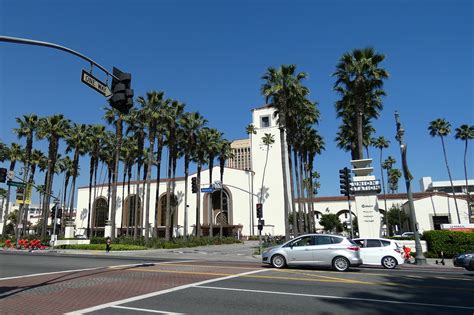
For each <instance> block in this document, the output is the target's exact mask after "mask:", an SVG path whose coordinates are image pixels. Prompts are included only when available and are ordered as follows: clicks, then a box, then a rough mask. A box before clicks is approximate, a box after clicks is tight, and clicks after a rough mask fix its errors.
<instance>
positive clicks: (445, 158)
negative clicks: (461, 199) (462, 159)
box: [440, 136, 461, 224]
mask: <svg viewBox="0 0 474 315" xmlns="http://www.w3.org/2000/svg"><path fill="white" fill-rule="evenodd" d="M440 138H441V144H442V145H443V154H444V162H445V163H446V169H447V170H448V176H449V182H450V183H451V190H452V192H453V198H454V205H455V206H456V214H457V216H458V224H461V217H460V216H459V209H458V202H457V201H456V192H455V191H454V185H453V178H452V177H451V171H450V169H449V165H448V156H447V154H446V148H445V146H444V138H443V137H442V136H441V137H440Z"/></svg>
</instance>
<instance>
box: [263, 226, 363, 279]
mask: <svg viewBox="0 0 474 315" xmlns="http://www.w3.org/2000/svg"><path fill="white" fill-rule="evenodd" d="M359 250H360V248H359V246H357V244H356V243H354V242H353V241H351V240H350V239H348V238H346V237H343V236H339V235H328V234H307V235H303V236H299V237H297V238H295V239H292V240H291V241H288V242H286V243H284V244H283V245H278V246H274V247H270V248H268V249H266V250H265V251H264V252H263V255H262V261H263V263H265V264H271V265H272V266H273V267H275V268H284V267H285V266H298V265H300V266H301V265H311V266H332V267H333V268H334V269H336V270H337V271H347V270H348V269H349V268H350V267H352V266H359V265H361V264H362V259H361V258H360V251H359Z"/></svg>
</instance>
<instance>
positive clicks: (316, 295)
mask: <svg viewBox="0 0 474 315" xmlns="http://www.w3.org/2000/svg"><path fill="white" fill-rule="evenodd" d="M195 288H200V289H212V290H224V291H239V292H252V293H264V294H275V295H289V296H302V297H313V298H321V299H337V300H352V301H365V302H377V303H387V304H403V305H416V306H428V307H444V308H455V309H465V310H466V309H467V310H473V309H474V307H469V306H460V305H444V304H431V303H417V302H407V301H395V300H379V299H366V298H353V297H347V296H334V295H320V294H306V293H291V292H277V291H265V290H250V289H235V288H223V287H211V286H203V285H199V286H195Z"/></svg>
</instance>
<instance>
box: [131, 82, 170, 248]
mask: <svg viewBox="0 0 474 315" xmlns="http://www.w3.org/2000/svg"><path fill="white" fill-rule="evenodd" d="M163 98H164V92H157V91H152V92H147V93H146V98H144V97H142V96H140V97H139V98H138V99H137V102H138V103H139V104H140V105H141V107H142V110H143V115H144V116H143V117H144V118H145V119H146V123H147V125H148V141H149V144H150V146H149V148H148V158H147V172H146V180H145V182H146V206H145V241H148V239H149V236H150V222H149V216H150V187H151V169H152V162H153V151H154V149H155V139H156V131H157V125H158V122H159V119H160V116H161V113H162V110H161V109H162V107H163V106H164V99H163ZM158 185H159V183H157V186H158Z"/></svg>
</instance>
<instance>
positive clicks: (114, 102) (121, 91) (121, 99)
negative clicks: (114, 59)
mask: <svg viewBox="0 0 474 315" xmlns="http://www.w3.org/2000/svg"><path fill="white" fill-rule="evenodd" d="M113 75H114V76H116V77H117V78H118V80H117V79H115V78H114V77H112V97H111V98H110V99H109V102H110V106H112V107H113V108H115V109H116V110H118V111H119V112H121V113H122V114H128V112H129V111H130V109H131V108H132V107H133V90H132V89H131V88H130V86H131V82H132V75H131V74H130V73H125V72H122V71H120V70H119V69H117V68H115V67H114V69H113Z"/></svg>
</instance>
